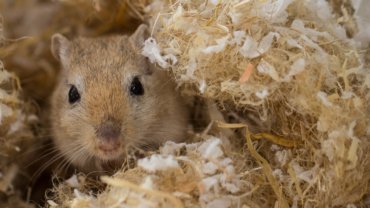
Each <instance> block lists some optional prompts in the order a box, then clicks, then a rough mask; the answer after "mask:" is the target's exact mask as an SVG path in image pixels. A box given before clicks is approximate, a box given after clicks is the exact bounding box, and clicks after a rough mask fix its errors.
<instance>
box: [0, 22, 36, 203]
mask: <svg viewBox="0 0 370 208" xmlns="http://www.w3.org/2000/svg"><path fill="white" fill-rule="evenodd" d="M5 42H6V39H5V38H4V37H3V34H2V25H1V24H0V49H1V47H2V45H4V44H5ZM20 91H21V88H20V83H19V79H18V78H17V77H16V76H15V75H14V74H13V73H10V72H8V71H7V70H5V69H4V66H3V63H2V62H1V60H0V194H1V196H2V200H0V206H1V207H7V206H9V205H12V206H17V207H32V205H31V204H29V203H26V202H24V201H22V200H20V194H21V193H20V192H19V190H17V188H16V187H15V184H16V183H18V182H19V175H18V174H20V165H21V160H22V157H21V156H22V154H23V153H24V152H25V151H26V147H28V146H30V144H32V143H33V142H34V140H35V138H34V135H33V133H32V132H31V129H30V125H31V124H32V123H34V122H35V121H37V117H36V116H35V115H34V114H32V113H31V111H30V109H28V108H27V106H28V105H29V104H26V103H25V102H24V101H23V100H21V98H20Z"/></svg>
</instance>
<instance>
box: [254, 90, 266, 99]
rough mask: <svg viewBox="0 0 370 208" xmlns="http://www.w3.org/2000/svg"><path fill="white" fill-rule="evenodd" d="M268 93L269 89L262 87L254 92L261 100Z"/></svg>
mask: <svg viewBox="0 0 370 208" xmlns="http://www.w3.org/2000/svg"><path fill="white" fill-rule="evenodd" d="M268 95H269V91H268V90H267V89H263V90H260V91H257V92H256V96H257V97H258V98H259V99H261V100H263V99H265V98H266V97H267V96H268Z"/></svg>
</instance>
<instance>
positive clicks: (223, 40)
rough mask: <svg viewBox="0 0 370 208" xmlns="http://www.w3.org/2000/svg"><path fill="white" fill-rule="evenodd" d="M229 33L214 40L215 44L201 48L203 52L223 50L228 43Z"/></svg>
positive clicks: (209, 52)
mask: <svg viewBox="0 0 370 208" xmlns="http://www.w3.org/2000/svg"><path fill="white" fill-rule="evenodd" d="M229 37H230V36H229V35H228V36H225V37H223V38H220V39H217V40H216V43H217V44H216V45H212V46H208V47H207V48H205V49H203V50H202V52H203V53H205V54H211V53H219V52H221V51H223V50H224V49H225V47H226V45H227V43H228V39H229Z"/></svg>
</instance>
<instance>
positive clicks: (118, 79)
mask: <svg viewBox="0 0 370 208" xmlns="http://www.w3.org/2000/svg"><path fill="white" fill-rule="evenodd" d="M146 34H147V27H146V26H145V25H141V26H139V28H138V29H137V30H136V32H135V33H134V34H133V35H131V36H130V37H128V36H111V37H102V38H95V39H94V38H78V39H75V40H72V41H70V40H68V39H67V38H65V37H64V36H62V35H60V34H56V35H54V36H53V37H52V52H53V55H54V56H55V57H56V58H57V59H58V60H59V61H60V63H61V65H62V70H61V75H60V79H59V82H58V84H57V87H56V89H55V91H54V93H53V96H52V98H51V106H52V107H51V108H52V109H51V125H52V135H53V142H54V143H55V146H56V147H57V148H58V149H59V151H60V153H61V154H62V155H63V156H64V157H65V159H67V160H68V161H69V162H70V163H71V164H73V165H74V166H75V167H77V168H79V169H80V170H81V171H84V172H93V171H102V170H104V168H103V167H104V164H106V163H113V164H117V166H120V164H122V162H123V161H124V159H125V155H126V151H127V149H128V148H132V147H137V148H141V149H147V148H151V147H158V145H160V144H161V143H163V142H165V141H167V140H172V141H181V140H183V139H185V132H186V127H187V110H186V107H185V105H184V102H183V101H182V99H181V97H180V96H179V95H178V93H177V92H176V91H175V87H176V86H175V84H174V82H173V81H171V79H170V77H169V75H167V73H166V72H164V71H162V70H156V69H155V67H154V66H153V65H152V64H150V63H149V62H148V60H147V59H146V58H145V57H144V56H142V55H141V48H142V46H143V43H144V40H145V38H146V37H145V36H146ZM116 168H119V167H116Z"/></svg>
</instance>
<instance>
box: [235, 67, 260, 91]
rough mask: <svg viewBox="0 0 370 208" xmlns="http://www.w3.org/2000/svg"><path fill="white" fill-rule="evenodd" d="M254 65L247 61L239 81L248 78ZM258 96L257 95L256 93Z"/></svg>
mask: <svg viewBox="0 0 370 208" xmlns="http://www.w3.org/2000/svg"><path fill="white" fill-rule="evenodd" d="M253 68H254V65H253V64H251V63H248V65H247V68H246V69H245V71H244V73H243V74H242V76H241V77H240V79H239V82H240V83H245V82H247V81H248V80H249V77H250V76H251V74H252V72H253ZM257 96H258V95H257Z"/></svg>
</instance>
